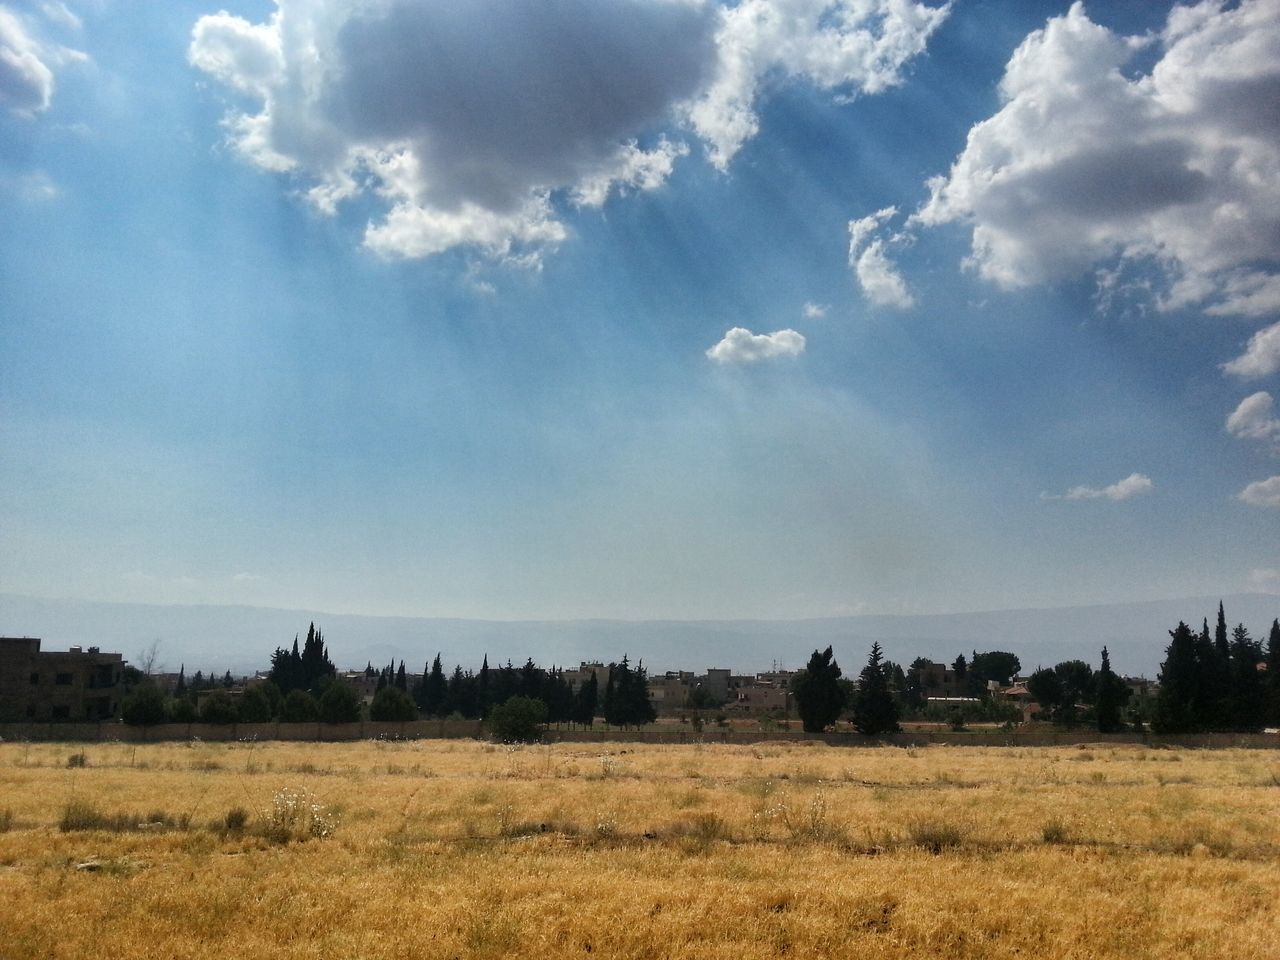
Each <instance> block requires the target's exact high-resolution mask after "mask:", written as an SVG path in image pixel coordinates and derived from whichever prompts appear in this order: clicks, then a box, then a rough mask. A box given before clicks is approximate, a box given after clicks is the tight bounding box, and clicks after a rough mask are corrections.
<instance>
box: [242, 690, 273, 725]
mask: <svg viewBox="0 0 1280 960" xmlns="http://www.w3.org/2000/svg"><path fill="white" fill-rule="evenodd" d="M239 713H240V722H241V723H269V722H270V721H271V699H270V697H268V696H267V692H266V691H265V690H263V689H262V687H261V685H258V686H252V687H249V688H248V689H247V690H245V692H244V693H243V694H241V695H240V705H239Z"/></svg>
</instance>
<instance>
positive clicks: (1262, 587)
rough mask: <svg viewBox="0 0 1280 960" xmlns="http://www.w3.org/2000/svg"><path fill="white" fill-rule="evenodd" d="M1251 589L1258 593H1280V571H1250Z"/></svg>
mask: <svg viewBox="0 0 1280 960" xmlns="http://www.w3.org/2000/svg"><path fill="white" fill-rule="evenodd" d="M1249 589H1250V590H1254V591H1256V592H1258V593H1280V570H1274V569H1266V568H1258V569H1254V570H1250V571H1249Z"/></svg>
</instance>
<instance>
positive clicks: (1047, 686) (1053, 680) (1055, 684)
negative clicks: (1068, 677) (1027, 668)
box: [1027, 667, 1064, 720]
mask: <svg viewBox="0 0 1280 960" xmlns="http://www.w3.org/2000/svg"><path fill="white" fill-rule="evenodd" d="M1027 692H1028V693H1030V694H1031V698H1032V699H1033V700H1035V702H1036V703H1038V704H1040V710H1041V712H1042V713H1043V714H1044V719H1046V720H1052V719H1053V718H1054V717H1056V716H1057V714H1058V711H1059V710H1061V709H1062V704H1063V702H1064V691H1063V689H1062V678H1061V677H1059V676H1058V673H1057V671H1056V670H1053V669H1051V668H1049V667H1038V668H1036V670H1035V672H1034V673H1032V674H1031V676H1030V677H1028V678H1027Z"/></svg>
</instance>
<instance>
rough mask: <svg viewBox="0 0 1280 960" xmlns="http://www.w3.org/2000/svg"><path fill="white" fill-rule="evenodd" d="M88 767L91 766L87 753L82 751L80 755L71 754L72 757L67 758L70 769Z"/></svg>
mask: <svg viewBox="0 0 1280 960" xmlns="http://www.w3.org/2000/svg"><path fill="white" fill-rule="evenodd" d="M88 765H89V758H88V757H87V756H86V755H85V752H84V751H83V750H81V751H80V752H79V753H73V754H71V756H69V757H67V767H68V768H76V767H87V766H88Z"/></svg>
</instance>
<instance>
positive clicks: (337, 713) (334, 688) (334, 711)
mask: <svg viewBox="0 0 1280 960" xmlns="http://www.w3.org/2000/svg"><path fill="white" fill-rule="evenodd" d="M360 708H361V703H360V697H359V695H358V694H357V693H356V692H355V690H354V689H353V688H352V687H351V686H350V685H349V684H346V683H343V682H342V681H341V680H335V681H334V682H333V683H331V684H329V688H328V689H327V690H325V692H324V694H323V695H322V696H321V697H320V719H321V720H323V721H324V722H325V723H358V722H359V721H360Z"/></svg>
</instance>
